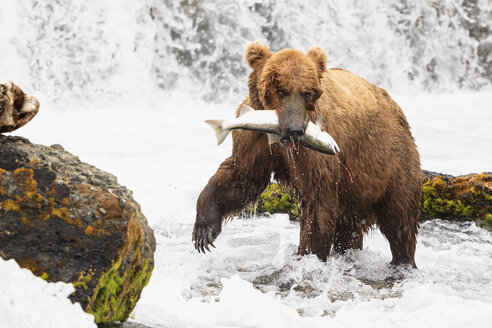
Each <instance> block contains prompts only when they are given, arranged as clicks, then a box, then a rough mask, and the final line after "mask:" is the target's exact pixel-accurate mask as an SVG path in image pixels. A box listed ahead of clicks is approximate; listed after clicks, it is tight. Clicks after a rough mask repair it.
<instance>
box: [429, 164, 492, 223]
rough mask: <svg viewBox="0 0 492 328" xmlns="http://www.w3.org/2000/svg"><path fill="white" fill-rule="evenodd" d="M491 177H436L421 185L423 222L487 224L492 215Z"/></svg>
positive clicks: (483, 174)
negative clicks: (477, 222) (435, 219)
mask: <svg viewBox="0 0 492 328" xmlns="http://www.w3.org/2000/svg"><path fill="white" fill-rule="evenodd" d="M491 213H492V176H491V175H490V174H485V173H482V174H471V175H466V176H459V177H450V176H445V175H437V176H433V177H430V178H427V179H426V180H425V181H424V183H423V185H422V207H421V215H420V217H421V219H422V220H427V219H431V218H441V219H448V220H459V221H476V220H480V221H483V222H485V223H486V222H488V220H487V218H488V217H491V216H492V214H491Z"/></svg>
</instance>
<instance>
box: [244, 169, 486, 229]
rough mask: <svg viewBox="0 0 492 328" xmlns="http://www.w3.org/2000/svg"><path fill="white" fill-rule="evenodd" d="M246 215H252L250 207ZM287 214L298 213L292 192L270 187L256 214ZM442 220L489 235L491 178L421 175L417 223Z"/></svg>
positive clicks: (291, 215)
mask: <svg viewBox="0 0 492 328" xmlns="http://www.w3.org/2000/svg"><path fill="white" fill-rule="evenodd" d="M246 212H247V214H253V212H254V206H249V207H248V208H247V210H246ZM267 212H268V213H271V214H273V213H287V214H289V216H290V218H291V219H296V218H298V217H299V215H300V213H301V209H300V206H299V200H298V199H297V198H296V196H295V194H294V192H293V191H292V190H291V189H290V188H288V187H284V186H280V185H279V184H277V183H271V184H270V185H269V186H268V187H267V188H266V189H265V191H264V192H263V193H262V194H261V195H260V197H259V198H258V201H257V204H256V213H258V214H262V213H267ZM433 218H441V219H447V220H454V221H476V222H477V224H478V225H479V226H481V227H483V228H486V229H488V230H491V231H492V174H490V173H482V174H470V175H464V176H459V177H453V176H450V175H442V174H437V173H433V172H427V171H424V172H423V183H422V200H421V212H420V219H421V220H428V219H433Z"/></svg>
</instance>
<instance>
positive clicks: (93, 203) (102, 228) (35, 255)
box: [0, 135, 156, 325]
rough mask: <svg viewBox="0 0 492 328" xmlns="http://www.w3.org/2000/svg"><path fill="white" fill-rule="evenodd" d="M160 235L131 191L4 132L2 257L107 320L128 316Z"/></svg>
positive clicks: (57, 149) (57, 151) (0, 152)
mask: <svg viewBox="0 0 492 328" xmlns="http://www.w3.org/2000/svg"><path fill="white" fill-rule="evenodd" d="M155 246H156V245H155V238H154V234H153V232H152V230H151V229H150V227H149V226H148V225H147V220H146V218H145V216H144V215H143V214H142V213H141V210H140V206H139V205H138V204H137V203H136V202H135V200H134V199H133V196H132V193H131V191H129V190H127V189H126V188H125V187H123V186H121V185H119V184H118V183H117V180H116V178H115V177H114V176H112V175H111V174H109V173H106V172H103V171H100V170H98V169H97V168H95V167H93V166H90V165H88V164H86V163H83V162H81V161H80V160H79V159H78V158H77V157H75V156H73V155H71V154H70V153H68V152H66V151H64V150H63V148H62V147H61V146H59V145H55V146H51V147H45V146H41V145H34V144H31V143H30V142H29V141H28V140H27V139H24V138H19V137H5V136H2V135H0V256H1V257H3V258H4V259H12V258H13V259H15V260H16V261H17V263H18V264H19V265H20V266H21V267H24V268H27V269H29V270H31V271H32V272H33V273H34V274H35V275H37V276H39V277H41V278H42V279H45V280H47V281H53V282H54V281H63V282H67V283H72V284H73V286H74V287H75V292H74V293H73V294H72V295H70V299H71V300H72V301H74V302H79V303H80V304H81V305H82V308H83V309H84V310H85V311H86V312H89V313H91V314H93V315H94V318H95V322H96V323H98V324H100V325H106V324H110V323H113V322H123V321H125V320H126V319H127V318H128V316H129V315H130V313H131V312H132V310H133V308H134V307H135V305H136V303H137V301H138V299H139V298H140V294H141V292H142V289H143V288H144V286H145V285H146V284H147V282H148V281H149V279H150V276H151V274H152V270H153V267H154V258H153V255H154V251H155Z"/></svg>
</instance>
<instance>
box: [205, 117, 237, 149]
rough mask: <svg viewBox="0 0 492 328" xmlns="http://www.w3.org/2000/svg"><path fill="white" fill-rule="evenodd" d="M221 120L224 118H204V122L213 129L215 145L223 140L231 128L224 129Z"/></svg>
mask: <svg viewBox="0 0 492 328" xmlns="http://www.w3.org/2000/svg"><path fill="white" fill-rule="evenodd" d="M222 122H224V120H206V121H205V123H207V124H208V125H210V126H211V127H212V129H214V130H215V135H216V137H217V146H218V145H220V144H221V143H223V142H224V140H225V138H226V137H227V135H228V134H229V132H231V130H227V129H224V128H223V127H222Z"/></svg>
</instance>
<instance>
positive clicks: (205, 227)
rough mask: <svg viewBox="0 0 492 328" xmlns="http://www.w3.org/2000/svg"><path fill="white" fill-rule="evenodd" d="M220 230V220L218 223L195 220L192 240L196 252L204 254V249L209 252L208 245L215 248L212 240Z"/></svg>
mask: <svg viewBox="0 0 492 328" xmlns="http://www.w3.org/2000/svg"><path fill="white" fill-rule="evenodd" d="M220 230H221V223H220V222H219V223H218V224H216V223H215V224H210V223H208V224H207V223H203V222H195V227H194V228H193V238H192V241H193V244H194V245H195V249H196V250H197V251H198V253H204V254H205V250H207V251H209V252H210V248H208V245H210V246H212V247H214V248H215V245H214V244H213V241H214V240H215V238H217V236H218V235H219V234H220Z"/></svg>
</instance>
